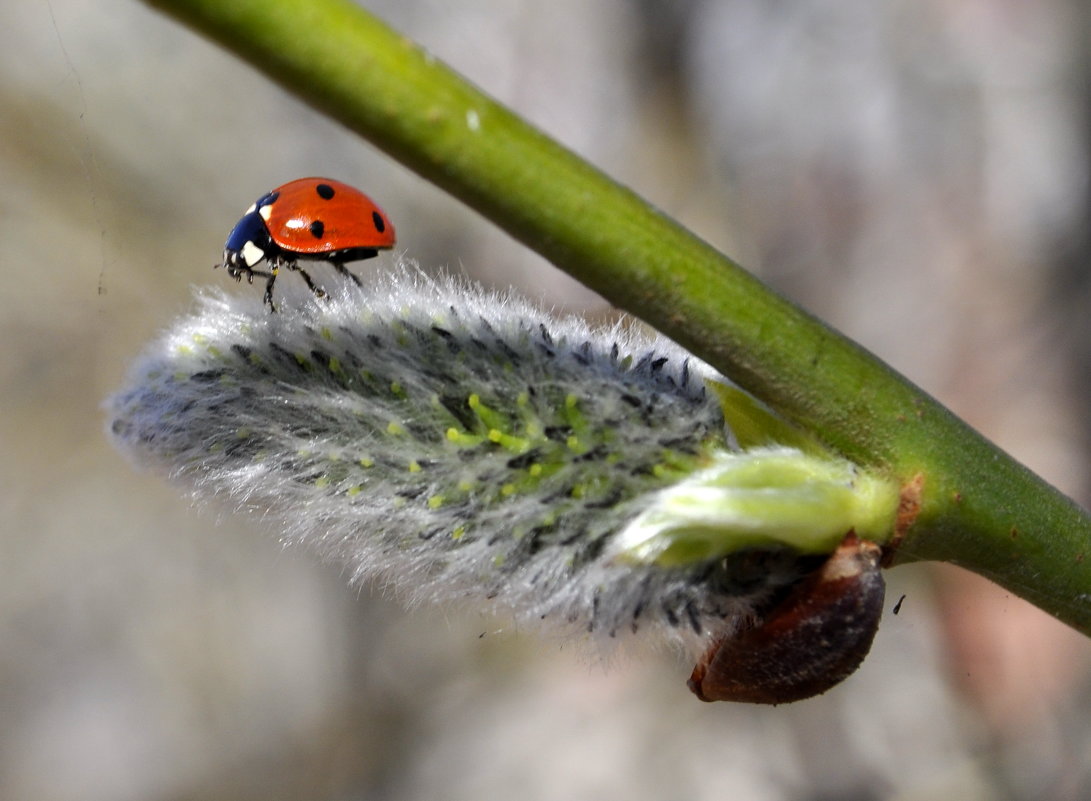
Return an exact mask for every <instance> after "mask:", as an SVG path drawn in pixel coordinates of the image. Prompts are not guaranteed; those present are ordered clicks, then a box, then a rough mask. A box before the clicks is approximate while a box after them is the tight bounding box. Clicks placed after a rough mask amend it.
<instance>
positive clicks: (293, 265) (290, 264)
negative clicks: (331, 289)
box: [281, 261, 326, 298]
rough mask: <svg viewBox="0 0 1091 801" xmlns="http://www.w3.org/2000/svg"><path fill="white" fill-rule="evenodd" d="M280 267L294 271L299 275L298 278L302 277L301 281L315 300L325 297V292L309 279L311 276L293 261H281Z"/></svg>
mask: <svg viewBox="0 0 1091 801" xmlns="http://www.w3.org/2000/svg"><path fill="white" fill-rule="evenodd" d="M281 266H282V267H287V268H288V269H289V270H295V271H296V272H297V273H299V274H300V276H302V278H303V280H304V281H305V282H306V284H307V288H308V289H309V290H311V292H313V293H314V296H315V297H316V298H325V297H326V290H324V289H323V288H322V287H320V286H318V284H316V283H315V282H314V279H313V278H311V274H310V273H308V272H307V271H306V270H304V269H303V268H302V267H300V266H299V264H298V263H296V262H294V261H282V262H281Z"/></svg>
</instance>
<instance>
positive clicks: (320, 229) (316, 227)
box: [307, 220, 326, 239]
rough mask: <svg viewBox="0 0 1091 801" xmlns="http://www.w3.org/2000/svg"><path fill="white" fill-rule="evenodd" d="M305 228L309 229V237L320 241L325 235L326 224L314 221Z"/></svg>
mask: <svg viewBox="0 0 1091 801" xmlns="http://www.w3.org/2000/svg"><path fill="white" fill-rule="evenodd" d="M307 227H308V228H309V229H310V232H311V236H313V237H314V238H315V239H321V238H322V235H323V234H324V233H326V224H325V223H324V222H322V221H321V220H315V221H314V222H313V223H311V224H310V225H309V226H307Z"/></svg>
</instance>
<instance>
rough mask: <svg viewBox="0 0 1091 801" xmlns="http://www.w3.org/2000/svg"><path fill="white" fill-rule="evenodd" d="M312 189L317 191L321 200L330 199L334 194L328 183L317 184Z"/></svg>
mask: <svg viewBox="0 0 1091 801" xmlns="http://www.w3.org/2000/svg"><path fill="white" fill-rule="evenodd" d="M314 191H315V192H317V193H318V196H319V197H320V198H322V199H323V200H331V199H332V198H333V196H334V194H335V193H334V191H333V187H332V186H330V185H329V184H319V185H318V186H316V187H315V188H314Z"/></svg>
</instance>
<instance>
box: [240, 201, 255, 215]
mask: <svg viewBox="0 0 1091 801" xmlns="http://www.w3.org/2000/svg"><path fill="white" fill-rule="evenodd" d="M257 210H258V204H257V201H254V202H253V203H251V204H250V207H249V208H248V209H247V210H246V211H244V212H243V213H242V216H243V217H245V216H246V215H247V214H253V213H254V212H255V211H257Z"/></svg>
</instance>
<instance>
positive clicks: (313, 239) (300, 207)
mask: <svg viewBox="0 0 1091 801" xmlns="http://www.w3.org/2000/svg"><path fill="white" fill-rule="evenodd" d="M392 247H394V226H393V225H391V224H390V220H389V219H388V218H387V216H386V214H384V213H383V210H382V209H380V208H379V207H378V206H376V205H375V202H374V201H373V200H372V199H371V198H369V197H368V196H367V195H365V194H364V193H363V192H361V191H360V190H359V189H354V188H353V187H351V186H349V185H348V184H344V183H341V182H340V181H334V180H332V179H330V178H300V179H298V180H295V181H290V182H289V183H286V184H284V185H283V186H279V187H277V188H276V189H274V190H272V191H271V192H268V193H266V194H264V195H262V196H261V197H259V198H258V199H257V201H256V202H255V203H254V205H252V206H251V207H250V208H248V209H247V210H246V213H245V214H244V215H243V216H242V219H241V220H239V221H238V222H237V223H236V224H235V227H234V228H232V229H231V233H230V234H228V235H227V242H226V243H225V244H224V257H223V264H222V265H219V264H217V265H216V266H217V267H220V266H222V267H223V268H224V269H226V270H227V274H228V275H230V276H231V277H232V278H234V279H235V280H236V281H242V279H243V277H244V276H245V277H246V280H247V281H249V282H250V283H253V282H254V276H255V275H260V276H262V277H263V278H267V279H268V280H267V281H266V282H265V296H264V300H265V303H266V304H267V305H268V306H269V309H270V310H271V311H276V307H275V306H273V284H274V283H275V282H276V280H277V275H278V274H279V273H280V270H281V269H282V268H287V269H289V270H294V271H296V272H298V273H299V274H300V275H301V276H303V280H304V281H306V282H307V286H308V287H310V290H311V291H312V292H314V294H315V295H316V296H317V297H320V298H323V297H325V296H326V292H325V290H323V289H322V288H320V287H318V286H317V285H316V284H315V283H314V281H313V280H311V276H310V275H308V274H307V271H306V270H304V269H303V268H302V267H300V266H299V263H298V262H299V261H301V260H308V261H328V262H329V263H330V264H332V265H333V266H334V267H336V268H337V271H338V272H339V273H341V274H343V275H347V276H348V277H349V278H351V279H352V280H353V281H354V282H355V283H356V284H357V285H359V284H360V279H359V278H357V277H356V276H355V275H353V274H352V273H351V272H349V271H348V270H347V269H345V262H349V261H359V260H360V259H370V258H371V257H373V256H377V255H378V253H379V251H380V250H387V249H389V248H392ZM263 260H264V261H266V262H268V264H269V270H268V271H265V270H255V269H254V268H255V266H257V265H258V264H260V263H261V262H262V261H263Z"/></svg>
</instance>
